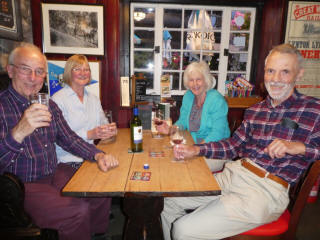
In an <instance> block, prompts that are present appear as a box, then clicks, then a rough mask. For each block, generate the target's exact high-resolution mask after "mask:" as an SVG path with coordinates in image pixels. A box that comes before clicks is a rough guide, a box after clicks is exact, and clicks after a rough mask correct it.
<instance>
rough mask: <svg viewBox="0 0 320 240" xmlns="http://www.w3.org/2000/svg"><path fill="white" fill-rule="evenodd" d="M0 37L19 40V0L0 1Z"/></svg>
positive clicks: (20, 26)
mask: <svg viewBox="0 0 320 240" xmlns="http://www.w3.org/2000/svg"><path fill="white" fill-rule="evenodd" d="M0 3H1V4H0V38H6V39H11V40H15V41H21V40H22V38H23V36H22V23H21V14H20V1H19V0H2V1H0Z"/></svg>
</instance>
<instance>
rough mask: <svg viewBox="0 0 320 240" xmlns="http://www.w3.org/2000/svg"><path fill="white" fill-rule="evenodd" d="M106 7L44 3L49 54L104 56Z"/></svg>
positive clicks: (45, 42) (45, 39)
mask: <svg viewBox="0 0 320 240" xmlns="http://www.w3.org/2000/svg"><path fill="white" fill-rule="evenodd" d="M103 19H104V18H103V6H102V5H79V4H53V3H42V35H43V37H42V38H43V51H44V52H45V53H63V54H73V53H77V54H87V55H104V30H103V26H104V22H103Z"/></svg>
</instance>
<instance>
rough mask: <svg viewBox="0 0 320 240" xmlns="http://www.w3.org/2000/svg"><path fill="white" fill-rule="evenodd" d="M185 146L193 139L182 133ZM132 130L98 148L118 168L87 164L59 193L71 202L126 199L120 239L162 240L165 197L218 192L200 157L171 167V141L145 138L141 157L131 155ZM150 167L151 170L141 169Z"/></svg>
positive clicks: (145, 132)
mask: <svg viewBox="0 0 320 240" xmlns="http://www.w3.org/2000/svg"><path fill="white" fill-rule="evenodd" d="M186 135H187V136H186V140H187V144H192V143H193V140H192V137H191V135H190V134H189V133H187V134H186ZM129 147H130V129H119V130H118V135H117V139H116V141H115V142H113V143H100V144H99V145H98V148H99V149H101V150H103V151H105V152H106V153H111V154H113V155H114V156H116V157H117V158H118V160H119V163H120V164H119V166H118V167H117V168H115V169H112V170H110V171H108V172H106V173H104V172H102V171H100V170H99V169H98V167H97V164H96V163H93V162H89V161H85V162H84V163H83V164H82V166H81V167H80V168H79V170H78V171H77V172H76V173H75V175H74V176H73V177H72V178H71V179H70V181H69V182H68V184H67V185H66V186H65V187H64V189H63V190H62V194H63V195H65V196H73V197H102V196H106V197H114V196H117V197H124V204H123V210H124V212H125V214H126V216H127V222H126V226H125V230H124V239H153V240H157V239H163V236H162V228H161V219H160V213H161V212H162V210H163V197H177V196H207V195H218V194H220V188H219V186H218V184H217V182H216V180H215V179H214V177H213V176H212V173H211V172H210V170H209V168H208V166H207V164H206V162H205V160H204V158H203V157H195V158H192V159H190V160H187V161H186V162H182V163H181V162H173V161H172V159H173V153H172V148H171V145H170V142H169V137H168V136H165V137H164V138H162V139H154V138H152V137H151V132H150V131H144V133H143V149H144V151H143V152H142V153H134V154H133V153H129V152H128V149H129ZM158 150H163V152H164V157H150V156H149V151H158ZM145 163H148V164H149V166H150V168H149V169H148V170H145V169H143V165H144V164H145ZM135 171H139V172H151V178H150V181H140V180H131V176H132V174H133V173H134V172H135Z"/></svg>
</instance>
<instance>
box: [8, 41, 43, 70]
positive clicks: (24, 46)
mask: <svg viewBox="0 0 320 240" xmlns="http://www.w3.org/2000/svg"><path fill="white" fill-rule="evenodd" d="M21 49H30V50H33V51H35V52H38V53H40V54H41V55H42V56H43V58H44V60H45V62H46V65H47V58H46V56H45V55H44V54H43V53H42V52H41V50H40V48H38V47H37V46H35V45H33V44H32V43H22V44H21V45H20V46H18V47H16V48H15V49H13V50H12V51H11V53H10V55H9V57H8V64H9V65H10V64H14V62H15V60H16V57H17V55H18V54H19V52H20V50H21Z"/></svg>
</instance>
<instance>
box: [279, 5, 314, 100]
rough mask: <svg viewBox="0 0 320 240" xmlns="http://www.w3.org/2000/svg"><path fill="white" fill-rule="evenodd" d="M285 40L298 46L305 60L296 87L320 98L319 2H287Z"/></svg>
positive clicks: (302, 91)
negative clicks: (301, 74) (303, 69)
mask: <svg viewBox="0 0 320 240" xmlns="http://www.w3.org/2000/svg"><path fill="white" fill-rule="evenodd" d="M285 41H286V42H287V43H290V44H292V45H293V46H295V47H296V48H298V49H299V50H300V52H301V54H302V56H303V57H304V60H305V64H304V68H305V72H304V75H303V77H302V79H300V80H298V81H297V83H296V88H297V89H298V90H299V91H300V92H301V93H304V94H306V95H309V96H313V97H317V98H320V84H319V75H320V68H319V64H320V3H319V2H304V1H290V2H289V6H288V14H287V27H286V38H285Z"/></svg>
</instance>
